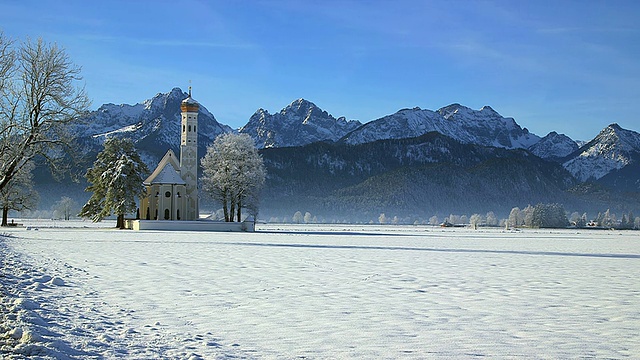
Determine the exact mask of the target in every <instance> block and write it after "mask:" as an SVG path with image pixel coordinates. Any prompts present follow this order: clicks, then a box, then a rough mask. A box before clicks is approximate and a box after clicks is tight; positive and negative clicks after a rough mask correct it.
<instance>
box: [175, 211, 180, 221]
mask: <svg viewBox="0 0 640 360" xmlns="http://www.w3.org/2000/svg"><path fill="white" fill-rule="evenodd" d="M176 215H177V218H178V220H180V209H178V210H176Z"/></svg>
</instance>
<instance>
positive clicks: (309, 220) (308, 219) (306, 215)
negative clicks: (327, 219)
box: [304, 211, 313, 224]
mask: <svg viewBox="0 0 640 360" xmlns="http://www.w3.org/2000/svg"><path fill="white" fill-rule="evenodd" d="M312 222H313V216H311V213H310V212H308V211H307V212H306V213H304V223H305V224H309V223H312Z"/></svg>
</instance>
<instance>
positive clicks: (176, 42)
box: [78, 35, 257, 49]
mask: <svg viewBox="0 0 640 360" xmlns="http://www.w3.org/2000/svg"><path fill="white" fill-rule="evenodd" d="M78 38H80V39H83V40H86V41H92V42H94V41H99V42H109V43H127V44H132V45H143V46H162V47H164V46H171V47H199V48H225V49H253V48H256V47H257V46H256V45H254V44H251V43H224V42H213V41H193V40H180V39H170V40H166V39H158V40H156V39H136V38H129V37H117V36H98V35H83V36H79V37H78Z"/></svg>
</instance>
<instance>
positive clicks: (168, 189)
mask: <svg viewBox="0 0 640 360" xmlns="http://www.w3.org/2000/svg"><path fill="white" fill-rule="evenodd" d="M199 108H200V105H199V104H198V102H197V101H195V100H194V99H193V98H192V97H191V87H189V96H188V97H187V98H186V99H184V100H183V101H182V102H181V104H180V110H181V113H182V120H181V125H182V126H181V129H182V131H181V135H180V158H178V157H177V156H176V154H175V153H174V152H173V150H171V149H169V150H168V151H167V153H166V154H165V155H164V157H163V158H162V160H160V163H158V166H157V167H156V169H155V170H154V171H153V173H151V175H150V176H149V177H148V178H147V179H146V180H145V181H144V182H143V185H144V187H145V189H146V196H144V197H142V198H141V199H140V217H141V219H145V220H198V217H199V208H198V110H199Z"/></svg>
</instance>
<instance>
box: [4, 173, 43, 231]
mask: <svg viewBox="0 0 640 360" xmlns="http://www.w3.org/2000/svg"><path fill="white" fill-rule="evenodd" d="M33 168H34V166H33V163H32V162H29V163H27V164H26V166H23V167H22V168H20V171H18V173H17V174H16V175H15V176H14V177H13V178H12V179H11V181H9V182H8V183H7V185H6V186H5V187H4V188H3V189H2V190H0V208H2V224H1V225H2V226H7V225H8V216H9V210H16V211H24V210H33V208H35V206H36V204H37V203H38V193H37V192H36V191H35V190H34V189H33V175H32V171H33Z"/></svg>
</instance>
